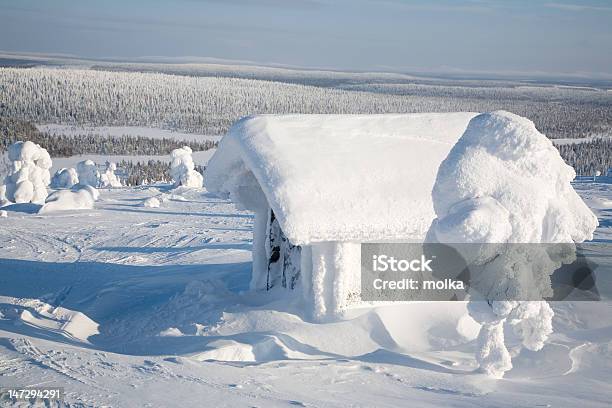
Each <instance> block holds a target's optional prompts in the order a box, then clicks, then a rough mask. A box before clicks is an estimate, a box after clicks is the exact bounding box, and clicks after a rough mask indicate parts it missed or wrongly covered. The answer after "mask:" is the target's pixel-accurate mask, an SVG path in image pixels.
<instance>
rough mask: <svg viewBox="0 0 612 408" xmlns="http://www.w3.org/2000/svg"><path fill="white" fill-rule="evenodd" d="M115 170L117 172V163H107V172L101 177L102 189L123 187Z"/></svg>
mask: <svg viewBox="0 0 612 408" xmlns="http://www.w3.org/2000/svg"><path fill="white" fill-rule="evenodd" d="M115 170H117V165H116V164H115V163H107V166H106V171H105V172H104V173H102V175H101V176H100V187H121V181H120V180H119V178H118V177H117V175H116V174H115Z"/></svg>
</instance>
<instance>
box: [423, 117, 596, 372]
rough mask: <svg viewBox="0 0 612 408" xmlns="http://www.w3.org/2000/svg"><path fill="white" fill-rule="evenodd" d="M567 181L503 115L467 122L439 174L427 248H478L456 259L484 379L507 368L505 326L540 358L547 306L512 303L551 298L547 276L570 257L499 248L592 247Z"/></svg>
mask: <svg viewBox="0 0 612 408" xmlns="http://www.w3.org/2000/svg"><path fill="white" fill-rule="evenodd" d="M574 177H575V172H574V170H573V169H572V168H571V167H570V166H568V165H567V164H565V162H564V161H563V159H562V158H561V156H560V155H559V152H558V151H557V149H556V148H555V147H554V146H553V144H552V142H551V141H550V140H549V139H547V138H546V137H545V136H544V135H542V134H541V133H540V132H538V131H537V130H536V128H535V125H534V124H533V122H531V121H530V120H528V119H525V118H522V117H520V116H517V115H514V114H512V113H509V112H504V111H498V112H492V113H484V114H481V115H478V116H476V117H475V118H473V119H472V120H471V121H470V123H469V125H468V127H467V129H466V131H465V133H464V134H463V136H461V138H460V139H459V141H458V142H457V144H456V145H455V146H454V147H453V149H452V150H451V152H450V153H449V155H448V157H447V158H446V159H445V160H444V161H443V162H442V164H441V165H440V170H439V172H438V175H437V178H436V183H435V185H434V188H433V192H432V197H433V205H434V209H435V212H436V216H437V218H436V219H435V220H434V221H433V223H432V226H431V229H430V232H429V239H431V240H432V241H438V242H443V243H449V244H453V243H478V244H483V245H481V246H478V247H476V248H479V249H473V247H472V248H470V250H469V252H470V253H469V254H468V253H467V252H466V250H462V248H465V247H461V246H458V247H457V249H458V250H459V251H460V252H463V254H462V255H464V257H465V258H466V259H467V260H468V261H470V262H472V264H473V265H475V266H474V267H473V268H471V269H470V273H471V274H472V276H471V290H472V296H473V297H472V299H473V301H472V302H471V303H470V305H469V311H470V315H471V316H472V317H473V318H474V319H475V320H476V321H478V322H480V323H482V328H481V331H480V335H479V338H478V345H479V349H478V352H477V355H476V357H477V360H478V362H479V364H480V369H481V370H482V371H484V372H486V373H487V374H489V375H492V376H494V377H502V376H503V375H504V372H506V371H508V370H509V369H511V368H512V363H511V358H510V353H509V352H508V350H507V348H506V345H505V340H504V325H505V324H508V325H510V326H512V328H513V329H514V332H515V333H516V334H518V335H519V337H521V339H522V345H523V346H524V347H526V348H528V349H531V350H539V349H541V348H542V347H543V345H544V342H545V341H546V339H547V338H548V336H549V335H550V333H552V317H553V311H552V309H551V308H550V306H549V305H548V304H547V303H546V302H543V301H522V300H520V299H543V298H544V297H547V296H551V295H552V288H551V285H550V274H551V273H552V272H553V271H554V270H555V269H557V268H558V267H559V266H561V264H562V263H567V262H571V261H573V260H574V257H575V255H574V251H572V250H571V249H572V248H568V247H567V246H555V247H553V249H555V250H556V252H557V253H551V252H550V248H551V247H550V246H544V245H533V246H530V247H528V248H527V247H525V246H510V245H503V244H507V243H534V244H535V243H569V244H570V245H571V246H573V243H574V242H582V241H584V240H588V239H592V237H593V231H594V230H595V228H596V227H597V224H598V222H597V218H596V217H595V216H594V215H593V213H592V212H591V210H589V208H588V207H587V206H586V204H585V203H584V202H583V201H582V199H581V198H580V197H579V196H578V194H577V193H576V192H575V191H574V189H573V187H572V186H571V184H570V182H571V181H572V180H573V179H574ZM492 243H494V244H499V245H491V244H492ZM487 244H488V245H487ZM547 249H548V250H547ZM568 249H569V250H568ZM534 260H536V261H534ZM534 262H537V264H535V267H534ZM505 294H509V295H510V297H506V298H505V297H504V295H505Z"/></svg>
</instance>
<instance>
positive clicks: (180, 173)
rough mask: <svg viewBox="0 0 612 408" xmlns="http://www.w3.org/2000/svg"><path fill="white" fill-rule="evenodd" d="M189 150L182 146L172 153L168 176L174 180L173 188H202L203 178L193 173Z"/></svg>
mask: <svg viewBox="0 0 612 408" xmlns="http://www.w3.org/2000/svg"><path fill="white" fill-rule="evenodd" d="M191 153H192V151H191V148H190V147H189V146H184V147H181V148H179V149H174V150H173V151H172V154H171V155H172V163H171V165H170V175H171V176H172V180H174V185H175V187H178V186H185V187H194V188H200V187H202V182H203V177H202V175H201V174H200V173H198V172H197V171H195V170H194V169H195V165H194V163H193V157H191Z"/></svg>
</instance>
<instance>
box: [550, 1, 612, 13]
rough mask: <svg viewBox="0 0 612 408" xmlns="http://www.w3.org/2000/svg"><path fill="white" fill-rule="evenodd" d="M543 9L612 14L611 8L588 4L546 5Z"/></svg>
mask: <svg viewBox="0 0 612 408" xmlns="http://www.w3.org/2000/svg"><path fill="white" fill-rule="evenodd" d="M544 7H548V8H554V9H557V10H564V11H579V12H583V11H606V12H612V7H604V6H594V5H589V4H570V3H546V4H544Z"/></svg>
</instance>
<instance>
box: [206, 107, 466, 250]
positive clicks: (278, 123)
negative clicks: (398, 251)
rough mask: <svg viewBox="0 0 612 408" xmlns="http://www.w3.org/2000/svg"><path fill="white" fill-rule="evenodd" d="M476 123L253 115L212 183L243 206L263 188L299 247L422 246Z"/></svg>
mask: <svg viewBox="0 0 612 408" xmlns="http://www.w3.org/2000/svg"><path fill="white" fill-rule="evenodd" d="M475 115H476V114H475V113H465V112H459V113H418V114H386V115H257V116H252V117H247V118H245V119H242V120H241V121H239V122H238V123H236V124H235V125H234V126H233V127H232V128H231V129H230V130H229V132H228V134H227V135H226V136H225V137H224V138H223V139H222V140H221V142H220V144H219V148H218V149H217V152H216V153H215V155H214V156H213V157H212V158H211V160H210V161H209V164H208V169H207V172H206V179H205V185H206V188H207V189H208V190H209V191H211V192H216V193H222V194H226V195H230V196H232V195H233V199H234V201H236V202H240V201H241V197H240V195H241V194H242V196H244V195H246V194H249V193H248V191H247V190H249V189H258V188H259V187H260V188H261V189H262V190H263V192H264V194H265V196H266V198H267V200H268V202H269V204H270V206H271V208H272V210H274V212H275V214H277V216H278V219H279V223H280V225H281V228H282V230H283V232H284V233H285V235H286V236H287V238H288V239H289V240H290V241H291V242H292V243H293V244H295V245H303V244H310V243H313V242H327V241H356V242H364V241H386V240H398V239H400V240H405V239H406V238H407V237H410V238H413V239H416V240H418V239H423V238H424V237H425V234H426V233H427V230H428V229H429V226H430V224H431V220H432V219H433V218H434V217H435V214H434V211H433V206H432V203H431V190H432V188H433V184H434V181H435V177H436V173H437V169H438V167H439V165H440V163H441V162H442V160H444V158H445V157H446V155H447V154H448V152H449V151H450V149H451V148H452V146H453V145H454V144H455V142H456V141H457V139H459V137H460V136H461V134H462V133H463V131H464V130H465V128H466V127H467V124H468V122H469V121H470V119H471V118H472V117H474V116H475ZM253 177H254V178H253ZM255 180H256V182H257V184H259V187H258V186H257V185H254V182H255ZM241 190H242V193H241ZM244 199H245V200H246V199H247V198H246V197H244ZM406 214H410V216H406Z"/></svg>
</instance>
